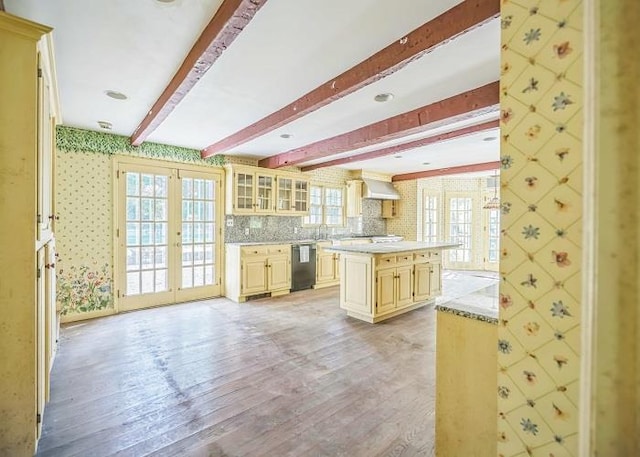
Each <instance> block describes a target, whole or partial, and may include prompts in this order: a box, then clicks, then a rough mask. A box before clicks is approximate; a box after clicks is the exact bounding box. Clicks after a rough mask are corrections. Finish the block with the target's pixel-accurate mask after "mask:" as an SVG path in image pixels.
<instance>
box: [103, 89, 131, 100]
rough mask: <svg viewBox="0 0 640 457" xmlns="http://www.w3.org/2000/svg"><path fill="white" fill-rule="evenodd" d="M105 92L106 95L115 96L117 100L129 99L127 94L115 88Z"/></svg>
mask: <svg viewBox="0 0 640 457" xmlns="http://www.w3.org/2000/svg"><path fill="white" fill-rule="evenodd" d="M104 93H105V95H106V96H107V97H111V98H115V99H116V100H126V99H127V96H126V95H125V94H123V93H122V92H118V91H115V90H105V91H104Z"/></svg>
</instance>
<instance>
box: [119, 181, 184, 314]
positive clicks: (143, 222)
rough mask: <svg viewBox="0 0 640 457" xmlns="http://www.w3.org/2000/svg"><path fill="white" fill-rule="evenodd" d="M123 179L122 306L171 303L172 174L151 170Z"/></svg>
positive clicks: (120, 238) (131, 306) (121, 215)
mask: <svg viewBox="0 0 640 457" xmlns="http://www.w3.org/2000/svg"><path fill="white" fill-rule="evenodd" d="M122 175H123V179H121V181H122V182H121V184H122V185H121V186H120V188H121V189H122V187H124V189H122V190H123V191H124V192H123V193H124V195H123V198H122V205H123V208H122V209H123V211H121V213H120V218H121V219H124V220H123V224H122V225H121V226H122V229H119V230H118V232H119V234H120V231H123V232H124V233H123V234H120V236H119V237H118V239H119V240H120V245H121V250H120V252H121V258H122V259H123V260H124V270H125V272H124V278H123V279H124V281H123V284H122V285H121V286H120V287H121V289H120V293H121V295H122V297H123V299H122V305H124V308H125V309H134V308H138V307H142V306H150V305H157V304H162V303H167V302H170V301H171V297H172V295H173V294H172V290H171V284H170V276H169V267H170V243H169V193H170V178H171V176H170V173H169V172H168V171H161V170H153V169H151V170H149V171H148V172H147V171H143V170H127V171H126V172H123V173H122ZM122 235H124V236H122ZM120 263H122V262H120Z"/></svg>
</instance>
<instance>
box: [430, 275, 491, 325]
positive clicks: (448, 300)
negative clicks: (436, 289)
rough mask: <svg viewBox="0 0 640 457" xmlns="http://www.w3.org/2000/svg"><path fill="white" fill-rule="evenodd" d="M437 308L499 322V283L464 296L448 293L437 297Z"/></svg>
mask: <svg viewBox="0 0 640 457" xmlns="http://www.w3.org/2000/svg"><path fill="white" fill-rule="evenodd" d="M445 293H446V292H445ZM436 310H437V311H439V312H443V313H449V314H455V315H457V316H461V317H465V318H468V319H474V320H479V321H483V322H488V323H490V324H497V323H498V284H497V283H496V284H494V285H491V286H489V287H484V288H482V289H479V290H475V291H473V292H471V293H469V294H465V295H464V296H462V297H455V296H453V297H447V296H446V295H445V296H441V297H437V298H436Z"/></svg>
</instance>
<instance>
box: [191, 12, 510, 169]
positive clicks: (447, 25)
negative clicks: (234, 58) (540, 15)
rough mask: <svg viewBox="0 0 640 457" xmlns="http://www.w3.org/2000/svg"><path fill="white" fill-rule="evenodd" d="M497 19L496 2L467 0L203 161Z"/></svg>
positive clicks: (213, 149) (214, 148) (210, 149)
mask: <svg viewBox="0 0 640 457" xmlns="http://www.w3.org/2000/svg"><path fill="white" fill-rule="evenodd" d="M499 15H500V1H499V0H466V1H464V2H462V3H460V4H458V5H456V6H455V7H453V8H451V9H450V10H447V11H445V12H444V13H443V14H441V15H440V16H438V17H436V18H435V19H433V20H431V21H429V22H427V23H425V24H423V25H421V26H420V27H418V28H417V29H415V30H413V31H412V32H410V33H409V34H408V35H407V36H405V37H403V38H402V39H400V40H397V41H395V42H393V43H391V44H390V45H389V46H387V47H386V48H384V49H382V50H381V51H378V52H377V53H376V54H374V55H372V56H371V57H369V58H368V59H366V60H363V61H362V62H360V63H358V64H357V65H355V66H353V67H351V68H350V69H348V70H347V71H345V72H344V73H342V74H340V75H339V76H337V77H335V78H332V79H331V80H329V81H327V82H326V83H324V84H323V85H321V86H319V87H317V88H315V89H313V90H312V91H311V92H308V93H306V94H305V95H303V96H302V97H300V98H298V99H297V100H295V101H293V102H291V103H290V104H288V105H287V106H285V107H284V108H281V109H280V110H278V111H276V112H274V113H272V114H270V115H268V116H267V117H265V118H263V119H261V120H259V121H257V122H255V123H254V124H251V125H250V126H248V127H245V128H244V129H242V130H240V131H238V132H236V133H234V134H232V135H230V136H228V137H226V138H224V139H222V140H220V141H218V142H216V143H214V144H212V145H210V146H207V147H206V148H204V149H203V150H202V157H203V158H206V157H210V156H212V155H215V154H217V153H221V152H225V151H228V150H229V149H231V148H233V147H236V146H239V145H241V144H244V143H247V142H249V141H251V140H253V139H255V138H258V137H260V136H262V135H265V134H266V133H269V132H271V131H272V130H275V129H277V128H280V127H282V126H283V125H286V124H289V123H290V122H293V121H295V120H296V119H299V118H301V117H303V116H305V115H307V114H309V113H312V112H314V111H316V110H318V109H320V108H322V107H323V106H325V105H328V104H329V103H331V102H333V101H336V100H338V99H340V98H342V97H345V96H347V95H349V94H351V93H353V92H355V91H357V90H359V89H361V88H363V87H365V86H367V85H369V84H371V83H373V82H376V81H378V80H379V79H382V78H384V77H385V76H389V75H391V74H393V73H395V72H396V71H398V70H400V69H401V68H403V67H404V66H405V65H407V64H408V63H410V62H411V61H413V60H415V59H418V58H420V57H422V56H424V55H425V54H427V53H429V52H431V51H433V50H434V49H436V48H437V47H439V46H441V45H443V44H445V43H447V42H449V41H451V40H453V39H454V38H456V37H458V36H460V35H462V34H464V33H466V32H469V31H471V30H473V29H475V28H477V27H480V26H481V25H483V24H485V23H487V22H489V21H490V20H492V19H494V18H496V17H498V16H499Z"/></svg>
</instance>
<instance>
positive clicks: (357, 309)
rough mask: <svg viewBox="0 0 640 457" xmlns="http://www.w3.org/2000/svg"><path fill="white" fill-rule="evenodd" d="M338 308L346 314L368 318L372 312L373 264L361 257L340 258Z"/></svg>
mask: <svg viewBox="0 0 640 457" xmlns="http://www.w3.org/2000/svg"><path fill="white" fill-rule="evenodd" d="M340 263H341V265H340V268H341V271H342V275H341V281H340V307H341V308H343V309H346V310H347V314H349V313H356V314H357V315H362V316H370V315H371V314H372V311H373V306H372V304H373V303H372V296H373V293H372V290H371V286H372V283H373V278H372V275H373V263H372V261H371V259H370V258H368V257H363V256H341V262H340Z"/></svg>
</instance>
